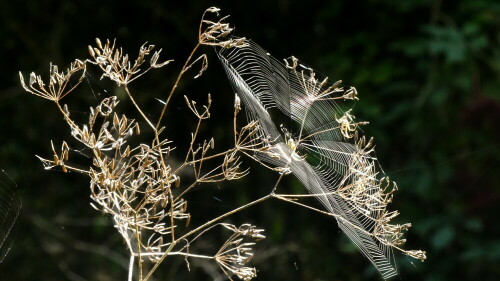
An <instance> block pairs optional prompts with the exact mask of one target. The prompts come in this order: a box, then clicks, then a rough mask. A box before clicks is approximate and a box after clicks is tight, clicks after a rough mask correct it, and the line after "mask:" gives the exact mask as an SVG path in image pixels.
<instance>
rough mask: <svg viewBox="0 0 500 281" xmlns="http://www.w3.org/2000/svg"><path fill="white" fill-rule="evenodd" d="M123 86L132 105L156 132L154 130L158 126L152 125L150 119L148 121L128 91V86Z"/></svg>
mask: <svg viewBox="0 0 500 281" xmlns="http://www.w3.org/2000/svg"><path fill="white" fill-rule="evenodd" d="M124 88H125V92H126V93H127V96H128V97H129V98H130V101H132V104H134V106H135V108H136V109H137V111H139V114H141V116H142V118H144V120H145V121H146V123H148V125H149V126H150V127H151V128H152V129H153V130H154V131H155V134H156V130H157V129H158V128H156V127H155V126H154V125H153V123H151V121H149V118H148V117H147V116H146V114H144V112H143V111H142V110H141V108H140V107H139V105H138V104H137V103H136V102H135V99H134V97H133V96H132V94H131V93H130V91H129V89H128V86H127V85H125V86H124Z"/></svg>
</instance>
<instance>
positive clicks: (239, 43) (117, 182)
mask: <svg viewBox="0 0 500 281" xmlns="http://www.w3.org/2000/svg"><path fill="white" fill-rule="evenodd" d="M218 12H219V9H218V8H209V9H207V10H206V11H205V13H204V14H203V17H202V20H201V23H200V29H199V34H198V44H197V45H196V46H195V47H194V49H193V51H192V52H191V54H190V55H189V57H188V58H187V60H186V62H185V63H184V65H183V67H182V69H180V71H179V74H178V76H177V79H176V80H175V82H174V84H173V85H172V88H171V89H170V91H169V92H168V95H167V96H166V98H164V97H159V98H158V99H159V100H162V101H163V100H164V102H163V109H162V110H161V112H160V114H159V118H158V119H157V120H151V119H150V117H149V116H157V112H154V114H150V112H148V114H146V112H145V111H143V108H142V107H141V106H140V105H139V103H138V102H137V101H136V100H135V98H134V97H135V92H134V91H132V90H131V89H130V88H129V84H130V83H132V82H133V81H134V80H136V79H138V78H139V77H141V76H143V75H145V74H146V73H147V72H149V71H151V70H154V69H157V68H160V67H164V66H167V65H168V64H169V62H170V61H171V60H167V61H165V62H162V63H158V61H159V56H160V51H161V50H160V51H154V46H153V45H147V44H144V45H143V46H141V47H140V49H139V54H138V55H137V58H136V59H134V60H133V61H132V60H131V59H130V56H129V55H128V54H126V53H125V52H124V51H123V49H122V48H120V47H117V46H116V43H115V41H114V40H113V41H111V40H106V41H105V43H104V44H103V43H102V41H101V40H99V39H97V40H96V46H89V53H90V58H89V59H87V60H76V61H75V62H74V63H73V64H71V66H70V68H69V69H68V70H67V71H66V72H59V70H58V68H57V66H54V65H51V66H50V77H49V80H48V82H45V81H44V80H43V79H42V78H41V77H40V76H39V75H36V74H34V73H32V74H31V75H30V81H29V83H28V84H26V83H25V81H24V78H23V76H22V75H20V76H21V84H22V86H23V87H24V89H25V90H26V91H28V92H29V93H31V94H34V95H36V96H40V97H42V98H45V99H48V100H50V101H52V102H53V103H54V104H55V105H56V107H57V109H58V110H59V112H60V113H61V114H62V117H63V120H64V121H65V122H66V124H67V125H68V127H69V131H70V134H69V135H70V136H71V138H69V139H65V140H64V141H63V142H62V144H61V145H60V149H56V147H58V146H57V145H54V144H53V143H52V142H51V146H52V151H53V156H52V157H51V158H50V159H45V158H42V157H39V158H40V159H41V161H42V163H43V164H44V167H45V168H46V169H53V168H60V169H61V170H62V171H63V172H77V173H81V174H84V175H86V176H87V177H88V180H89V185H90V199H91V206H92V207H93V208H95V209H96V210H98V211H100V212H102V213H104V214H107V215H109V216H110V217H111V218H112V220H113V223H114V227H115V228H116V229H117V231H118V232H119V233H120V235H121V236H122V237H123V240H124V241H125V245H126V247H127V249H128V251H129V254H130V265H129V275H128V280H133V279H134V278H135V279H138V280H140V281H144V280H149V279H150V278H151V276H152V275H153V273H154V272H155V270H156V269H157V268H158V266H160V264H162V263H163V262H164V261H165V260H167V259H168V257H169V256H172V255H181V256H184V257H185V260H186V262H187V263H188V261H189V259H194V258H197V259H204V260H211V261H213V262H215V263H216V264H217V265H218V266H219V267H220V269H221V270H222V272H223V273H224V274H226V275H227V276H228V278H229V279H231V280H232V279H233V278H238V279H241V280H251V279H253V278H254V277H255V276H256V272H257V270H256V269H255V268H253V267H251V266H249V262H250V260H251V257H252V256H253V255H254V250H253V246H254V245H255V243H256V242H257V241H259V240H261V239H263V238H264V235H263V234H262V233H263V230H262V229H258V228H256V227H255V226H253V225H250V224H242V225H241V226H239V227H237V226H235V225H233V224H229V223H222V222H221V221H222V220H223V219H224V218H226V217H228V216H230V215H232V214H234V213H236V212H239V211H242V210H244V209H246V208H248V207H250V206H253V205H256V204H258V203H260V202H263V201H265V200H268V199H272V198H277V199H280V200H284V201H287V202H291V203H294V204H298V205H301V206H303V207H306V208H310V209H313V210H316V211H318V212H319V213H323V214H327V215H330V216H333V217H335V218H336V219H337V222H338V224H339V227H340V228H341V229H342V230H343V231H344V233H346V234H347V235H348V236H349V238H351V240H352V241H353V242H354V243H355V244H356V246H357V247H358V248H359V250H360V251H361V252H362V253H363V254H364V255H365V256H366V257H367V258H369V259H370V261H371V262H372V263H373V264H374V265H375V266H376V267H377V269H378V270H380V272H381V273H382V275H383V276H384V277H385V278H388V277H390V276H392V275H395V274H396V271H395V266H394V261H393V260H392V259H391V257H392V252H391V251H392V249H397V250H400V251H402V252H403V253H405V254H407V255H409V256H412V257H415V258H418V259H422V260H423V259H425V252H423V251H407V250H403V249H402V248H401V245H402V244H403V243H404V241H405V240H404V237H403V234H404V232H405V231H406V230H407V229H408V228H409V226H410V224H403V225H394V224H391V223H390V222H391V220H392V219H393V218H394V217H395V216H396V215H397V212H396V211H392V212H391V211H387V205H388V204H389V203H390V202H391V200H392V196H393V193H394V191H395V190H396V186H395V184H393V183H392V182H391V181H390V180H389V179H388V178H387V177H381V176H382V174H381V172H380V170H379V168H378V163H377V161H376V158H375V156H374V154H373V146H372V139H370V140H369V141H368V142H367V141H366V139H365V137H364V136H361V132H360V130H359V126H360V125H364V124H366V122H360V121H356V119H355V117H354V116H353V115H352V114H351V113H350V112H351V111H350V110H341V109H340V108H339V107H338V106H336V102H342V101H345V100H355V99H357V92H356V90H355V88H353V87H342V86H341V83H340V82H336V83H333V84H331V85H330V84H329V83H328V79H323V80H320V79H317V78H316V75H315V73H314V71H313V70H312V69H311V68H307V67H304V66H303V65H301V64H300V63H299V62H298V60H297V59H296V58H293V57H292V58H291V59H289V60H286V61H285V62H284V63H282V62H280V61H278V60H276V59H274V58H273V57H271V56H270V55H269V54H267V53H266V52H264V51H263V50H262V49H261V48H260V47H259V46H257V45H256V44H255V43H253V42H251V41H249V40H246V39H245V38H237V37H234V36H232V35H231V33H232V31H233V29H232V27H231V26H230V25H229V24H228V23H225V22H224V21H225V20H226V19H227V17H222V18H220V19H218V20H216V21H212V20H208V19H207V17H208V16H209V15H217V16H218ZM202 45H209V46H216V47H219V48H220V49H221V51H220V52H219V53H218V55H219V58H220V60H221V61H222V63H223V66H224V68H225V70H226V72H227V74H228V77H229V80H230V81H231V83H232V85H233V87H234V90H235V92H236V96H235V101H234V111H233V122H232V126H233V132H232V133H233V142H234V143H233V145H232V146H231V147H229V148H226V149H223V150H222V151H221V150H216V149H218V148H216V146H215V141H214V138H212V137H208V138H205V139H202V138H201V137H200V128H202V127H203V126H205V124H206V122H208V121H210V118H211V110H212V106H213V103H214V100H213V99H212V95H210V94H208V96H207V98H206V102H204V103H200V102H199V101H196V100H194V99H191V98H190V97H188V96H184V101H185V110H186V111H187V112H190V113H192V117H193V118H194V120H195V123H196V125H195V126H194V127H193V128H192V129H191V130H188V131H187V132H186V133H188V134H189V133H190V135H191V140H190V141H189V143H187V144H183V145H182V147H186V146H187V149H186V150H185V151H182V152H179V151H177V153H181V154H180V155H181V157H180V158H179V157H176V158H174V157H173V156H172V153H171V152H172V151H174V150H179V149H178V148H177V147H176V145H179V144H178V143H176V141H175V139H173V138H172V136H171V135H173V134H171V131H169V128H165V127H163V125H162V124H164V122H163V121H164V120H163V118H165V117H166V116H167V111H168V108H169V104H170V101H171V98H172V96H173V95H174V93H175V92H176V89H177V86H178V85H179V83H180V81H181V79H182V78H184V77H185V74H186V73H188V71H189V70H191V69H192V68H193V67H194V66H196V65H197V64H201V66H200V68H199V71H198V72H197V74H195V75H194V78H195V79H196V78H198V77H199V76H200V75H202V74H203V73H204V71H205V70H206V69H207V67H208V59H207V56H206V55H205V54H201V55H199V56H198V57H196V56H195V54H196V52H197V50H198V48H199V47H200V46H202ZM89 66H94V67H96V68H97V69H98V70H100V71H101V72H102V74H101V78H102V79H110V80H111V81H113V82H115V83H116V84H117V85H118V87H121V88H122V89H123V91H124V92H125V93H126V97H127V98H126V99H123V100H121V101H120V100H119V99H118V97H116V96H108V97H102V98H101V99H100V100H99V101H98V103H97V104H96V105H93V106H91V107H90V109H89V112H88V119H87V120H86V121H85V122H82V121H77V120H75V119H73V117H72V114H71V112H72V109H71V107H70V106H68V105H67V104H61V100H62V98H64V97H67V96H68V95H69V94H70V93H75V90H76V88H77V87H78V86H79V85H80V84H81V82H82V81H83V78H84V77H85V75H88V74H87V67H89ZM47 85H48V86H47ZM123 102H130V103H131V104H132V105H133V107H134V108H135V109H136V112H135V113H136V114H135V115H133V116H131V115H130V114H122V113H120V110H119V108H120V106H119V105H120V103H123ZM242 107H243V108H244V109H245V112H246V115H247V122H246V123H245V124H243V125H242V126H241V125H239V122H238V119H239V118H238V116H239V114H240V112H241V111H242ZM275 109H278V110H279V111H280V112H281V113H282V114H284V115H285V117H287V118H290V119H291V120H292V121H293V122H294V125H295V126H294V127H292V128H287V127H286V126H284V125H282V124H276V123H275V121H274V120H273V119H272V118H271V114H270V111H272V110H275ZM139 124H142V125H139ZM280 125H281V126H280ZM144 126H146V127H147V129H148V130H143V129H144V128H141V127H144ZM278 128H279V129H278ZM143 131H145V132H146V133H143ZM75 151H77V152H78V153H84V152H88V153H87V156H88V157H89V158H90V159H91V160H92V161H91V163H89V164H87V166H85V165H82V163H75V164H73V161H75V160H73V159H74V158H73V153H74V152H75ZM242 156H246V157H242ZM244 158H249V159H253V160H255V161H257V162H258V163H260V164H261V165H262V166H264V167H267V168H269V169H271V170H273V171H276V172H277V173H279V179H278V180H277V181H276V182H275V183H274V184H273V185H270V186H269V193H268V194H267V195H265V196H263V197H260V198H258V199H255V200H254V201H251V202H247V203H245V204H243V205H241V206H239V207H236V208H235V209H233V210H231V211H229V212H226V213H224V214H221V215H219V216H218V217H215V218H209V219H208V220H207V221H206V222H205V223H202V224H200V225H198V226H191V224H190V222H191V218H192V217H193V216H196V215H199V214H194V213H192V212H191V211H190V209H189V204H188V203H189V197H188V196H189V194H190V193H192V192H195V191H197V190H199V189H201V188H203V187H204V186H205V184H206V183H222V182H227V181H234V180H239V179H241V178H243V177H245V176H246V175H247V174H248V172H249V170H248V169H245V168H244V165H243V159H244ZM77 166H78V167H82V166H84V167H83V168H77ZM289 174H293V175H295V176H296V177H297V178H298V179H299V180H300V181H301V182H302V183H303V184H304V186H305V187H306V188H307V189H308V191H309V192H310V194H279V193H277V190H278V186H279V184H280V182H281V179H282V178H283V177H284V176H286V175H289ZM307 196H309V197H315V198H317V199H318V200H319V202H320V203H321V204H322V205H323V207H324V208H325V209H326V211H323V210H319V209H316V208H314V207H311V206H308V205H305V204H303V203H301V202H300V201H298V199H300V198H301V197H307ZM216 226H219V227H223V228H224V229H225V230H229V231H230V235H229V237H228V238H227V240H226V241H225V242H224V243H222V244H221V246H220V248H219V250H218V251H217V252H216V253H215V254H213V253H212V254H210V253H197V252H196V249H195V248H193V247H191V246H192V244H193V242H194V241H196V240H198V239H208V238H206V237H207V236H206V235H205V234H206V233H207V232H209V231H211V230H213V229H215V228H216ZM212 244H213V243H212ZM148 261H149V262H151V263H150V264H149V265H148V266H146V265H147V264H146V263H147V262H148ZM188 265H189V263H188Z"/></svg>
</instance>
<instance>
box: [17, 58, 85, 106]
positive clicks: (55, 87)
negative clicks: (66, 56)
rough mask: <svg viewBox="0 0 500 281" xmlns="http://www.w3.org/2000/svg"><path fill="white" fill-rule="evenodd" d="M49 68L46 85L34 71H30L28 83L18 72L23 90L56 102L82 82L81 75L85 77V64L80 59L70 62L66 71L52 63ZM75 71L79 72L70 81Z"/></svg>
mask: <svg viewBox="0 0 500 281" xmlns="http://www.w3.org/2000/svg"><path fill="white" fill-rule="evenodd" d="M49 69H50V72H49V82H48V85H47V84H46V83H45V82H43V79H42V77H41V76H40V75H37V74H35V73H34V72H31V74H30V79H29V83H28V84H26V83H25V82H24V77H23V74H22V73H21V72H19V79H20V80H21V85H22V86H23V88H24V90H26V91H27V92H29V93H31V94H33V95H36V96H39V97H42V98H44V99H48V100H51V101H54V102H58V101H59V100H61V99H62V98H64V97H65V96H66V95H68V94H69V93H71V92H72V91H73V90H74V89H76V87H78V85H79V84H80V83H81V82H82V80H83V77H85V71H86V66H85V63H84V62H82V61H81V60H75V61H74V62H72V63H71V65H70V67H69V68H68V69H67V70H66V72H63V71H59V67H58V66H57V65H54V64H50V67H49ZM77 73H80V74H79V75H78V76H77V78H76V79H75V80H76V81H72V79H71V78H72V77H73V75H75V74H77Z"/></svg>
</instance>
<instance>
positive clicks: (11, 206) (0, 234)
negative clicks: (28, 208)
mask: <svg viewBox="0 0 500 281" xmlns="http://www.w3.org/2000/svg"><path fill="white" fill-rule="evenodd" d="M20 210H21V199H20V197H19V193H18V190H17V188H16V186H15V183H14V182H13V181H12V180H11V179H10V177H9V176H8V175H7V174H6V173H5V172H4V171H3V170H0V263H1V262H2V261H3V259H4V258H5V257H6V256H7V254H8V253H9V250H10V248H11V247H12V244H13V242H14V238H15V237H14V235H13V233H12V232H13V230H14V228H15V224H16V220H17V217H18V216H19V212H20Z"/></svg>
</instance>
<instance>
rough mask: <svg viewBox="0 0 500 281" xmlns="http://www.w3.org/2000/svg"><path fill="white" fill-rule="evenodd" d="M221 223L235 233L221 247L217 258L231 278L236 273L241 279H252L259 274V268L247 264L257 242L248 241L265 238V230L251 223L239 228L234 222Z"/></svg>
mask: <svg viewBox="0 0 500 281" xmlns="http://www.w3.org/2000/svg"><path fill="white" fill-rule="evenodd" d="M221 225H222V226H224V227H225V228H227V229H229V230H231V231H232V232H233V234H232V235H231V237H229V239H227V241H226V242H225V243H224V244H223V245H222V247H221V248H220V249H219V251H218V252H217V254H216V255H215V260H216V261H217V263H218V264H219V266H220V268H221V269H222V270H223V271H224V273H226V275H228V277H229V279H231V280H233V279H232V278H231V275H236V276H237V277H238V278H239V279H241V280H245V281H246V280H252V279H253V278H255V277H256V276H257V270H256V269H255V268H253V267H248V266H246V264H247V263H248V262H249V261H250V259H251V258H252V257H253V249H252V247H253V246H254V245H255V242H247V241H259V240H261V239H264V238H265V236H264V235H263V234H262V232H263V231H264V230H263V229H257V228H256V227H255V226H253V225H250V224H243V225H241V226H240V227H238V228H237V227H236V226H235V225H232V224H221Z"/></svg>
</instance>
